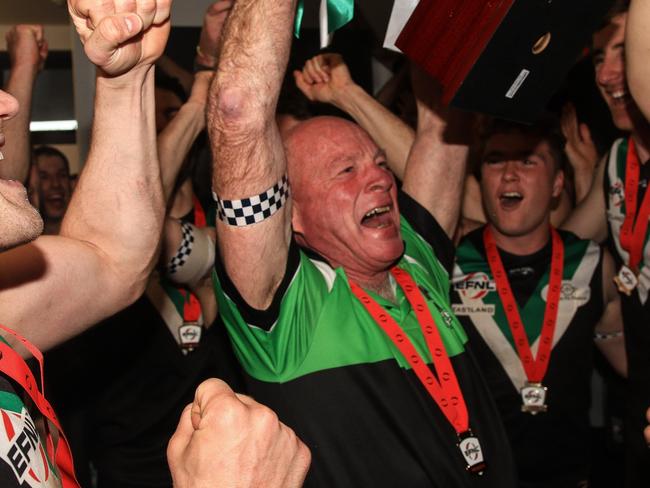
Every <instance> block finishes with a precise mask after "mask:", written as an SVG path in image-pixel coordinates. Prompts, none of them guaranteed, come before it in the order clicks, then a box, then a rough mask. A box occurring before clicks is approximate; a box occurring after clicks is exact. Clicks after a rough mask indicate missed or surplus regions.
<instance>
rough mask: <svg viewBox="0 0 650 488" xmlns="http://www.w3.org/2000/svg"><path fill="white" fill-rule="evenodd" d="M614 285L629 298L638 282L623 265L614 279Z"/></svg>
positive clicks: (631, 272) (632, 273)
mask: <svg viewBox="0 0 650 488" xmlns="http://www.w3.org/2000/svg"><path fill="white" fill-rule="evenodd" d="M614 283H616V286H617V287H618V291H620V292H621V293H625V294H626V295H627V296H630V295H632V291H634V289H635V288H636V287H637V285H638V284H639V280H638V279H637V277H636V275H635V274H634V272H633V271H632V270H631V269H630V268H628V267H627V266H625V265H623V266H621V269H620V270H619V272H618V274H617V275H616V277H615V278H614Z"/></svg>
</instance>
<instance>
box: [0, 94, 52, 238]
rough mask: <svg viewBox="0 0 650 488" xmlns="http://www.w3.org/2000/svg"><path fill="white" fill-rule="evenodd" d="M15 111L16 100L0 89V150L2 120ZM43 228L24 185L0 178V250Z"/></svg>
mask: <svg viewBox="0 0 650 488" xmlns="http://www.w3.org/2000/svg"><path fill="white" fill-rule="evenodd" d="M17 111H18V102H17V101H16V99H15V98H14V97H12V96H11V95H9V94H8V93H6V92H4V91H2V90H0V150H2V147H3V146H4V145H5V136H4V132H3V122H4V121H6V120H9V119H11V118H12V117H13V116H14V115H16V112H17ZM0 164H2V162H1V161H0ZM42 229H43V221H42V220H41V217H40V215H39V214H38V212H37V211H36V209H34V207H32V206H31V205H30V204H29V201H28V200H27V191H26V190H25V187H24V186H23V185H22V184H21V183H19V182H17V181H12V180H4V179H1V178H0V251H1V250H6V249H9V248H11V247H14V246H17V245H19V244H23V243H25V242H29V241H31V240H33V239H35V238H36V237H37V236H38V235H39V234H40V233H41V231H42Z"/></svg>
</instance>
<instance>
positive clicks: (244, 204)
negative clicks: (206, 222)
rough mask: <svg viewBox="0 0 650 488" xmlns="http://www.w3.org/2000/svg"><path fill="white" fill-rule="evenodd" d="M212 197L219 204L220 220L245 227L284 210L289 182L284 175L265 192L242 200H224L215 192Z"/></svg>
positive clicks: (218, 214) (218, 213)
mask: <svg viewBox="0 0 650 488" xmlns="http://www.w3.org/2000/svg"><path fill="white" fill-rule="evenodd" d="M212 196H213V197H214V199H215V201H216V202H217V216H218V217H219V219H220V220H222V221H223V222H225V223H226V224H228V225H235V226H237V227H243V226H246V225H251V224H257V223H258V222H261V221H262V220H264V219H268V218H269V217H270V216H271V215H273V214H274V213H275V212H277V211H278V210H280V209H281V208H282V205H284V203H285V202H286V201H287V198H288V197H289V180H288V178H287V175H284V176H283V177H282V179H281V180H280V181H278V182H277V183H276V184H275V185H273V186H272V187H271V188H269V189H268V190H266V191H265V192H263V193H260V194H259V195H257V196H254V197H249V198H244V199H242V200H222V199H220V198H219V197H218V196H217V194H216V193H214V192H212Z"/></svg>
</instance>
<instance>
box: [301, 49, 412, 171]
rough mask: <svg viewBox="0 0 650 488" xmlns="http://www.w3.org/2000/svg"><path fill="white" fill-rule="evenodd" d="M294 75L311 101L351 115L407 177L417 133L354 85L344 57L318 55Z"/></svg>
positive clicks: (393, 165) (395, 166) (391, 162)
mask: <svg viewBox="0 0 650 488" xmlns="http://www.w3.org/2000/svg"><path fill="white" fill-rule="evenodd" d="M293 76H294V78H295V80H296V86H297V87H298V88H299V89H300V91H302V92H303V93H304V94H305V96H306V97H307V98H309V100H311V101H316V102H322V103H329V104H331V105H334V106H335V107H337V108H339V109H340V110H343V111H344V112H346V113H347V114H349V115H350V116H351V117H352V118H353V119H354V120H355V121H356V122H357V124H359V125H360V126H361V127H363V128H364V129H365V130H366V132H368V134H370V137H372V139H373V140H374V141H375V144H377V145H378V146H379V147H380V148H381V149H383V150H384V151H385V152H386V158H387V161H388V164H389V165H390V169H391V170H392V171H393V173H395V175H396V176H397V177H398V178H399V179H400V180H401V179H403V178H404V169H405V167H406V160H407V159H408V155H409V151H410V150H411V146H412V145H413V141H414V139H415V132H414V131H413V129H411V128H410V127H409V126H408V125H407V124H406V123H404V122H403V121H402V120H401V119H400V118H399V117H397V116H396V115H395V114H394V113H392V112H391V111H390V110H388V109H387V108H386V107H384V106H383V105H382V104H381V103H379V102H378V101H377V100H375V98H373V96H372V95H370V94H369V93H368V92H366V91H365V90H364V89H363V88H361V87H360V86H359V85H357V84H356V83H355V82H354V80H353V79H352V77H351V76H350V71H349V70H348V67H347V66H346V64H345V62H344V61H343V58H342V57H341V55H340V54H335V53H328V54H319V55H317V56H314V57H313V58H311V59H309V60H308V61H307V62H306V63H305V66H304V67H303V69H302V71H294V73H293Z"/></svg>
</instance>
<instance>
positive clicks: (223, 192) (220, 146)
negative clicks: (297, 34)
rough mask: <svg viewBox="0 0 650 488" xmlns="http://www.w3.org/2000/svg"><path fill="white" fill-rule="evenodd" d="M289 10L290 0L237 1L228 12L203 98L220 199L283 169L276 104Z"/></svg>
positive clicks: (255, 187) (249, 189) (246, 192)
mask: <svg viewBox="0 0 650 488" xmlns="http://www.w3.org/2000/svg"><path fill="white" fill-rule="evenodd" d="M294 11H295V0H283V1H281V2H278V1H277V0H257V1H253V0H238V1H237V2H235V4H234V6H233V8H232V11H231V13H230V18H229V21H228V23H227V24H226V27H225V35H224V43H223V47H222V52H221V56H220V61H219V68H218V69H217V73H216V76H215V79H214V81H213V83H212V86H211V89H210V97H209V103H208V123H209V131H210V136H211V143H212V148H213V154H214V157H215V159H216V161H217V162H218V164H215V166H214V177H213V178H214V180H213V181H214V188H215V190H216V191H217V193H218V194H219V195H220V196H223V197H225V198H230V197H240V198H241V197H242V196H250V195H253V194H257V193H259V192H260V190H265V189H266V188H267V187H264V188H261V187H260V185H262V186H264V185H270V184H273V183H275V182H276V181H277V180H278V179H279V177H280V176H281V175H282V174H283V173H284V172H285V164H284V155H283V152H282V145H281V142H280V140H279V135H278V134H277V127H275V109H276V105H277V99H278V95H279V92H280V87H281V84H282V79H283V78H284V72H285V69H286V65H287V62H288V57H289V48H290V44H291V40H290V38H291V34H292V21H293V13H294ZM253 33H254V34H253Z"/></svg>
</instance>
